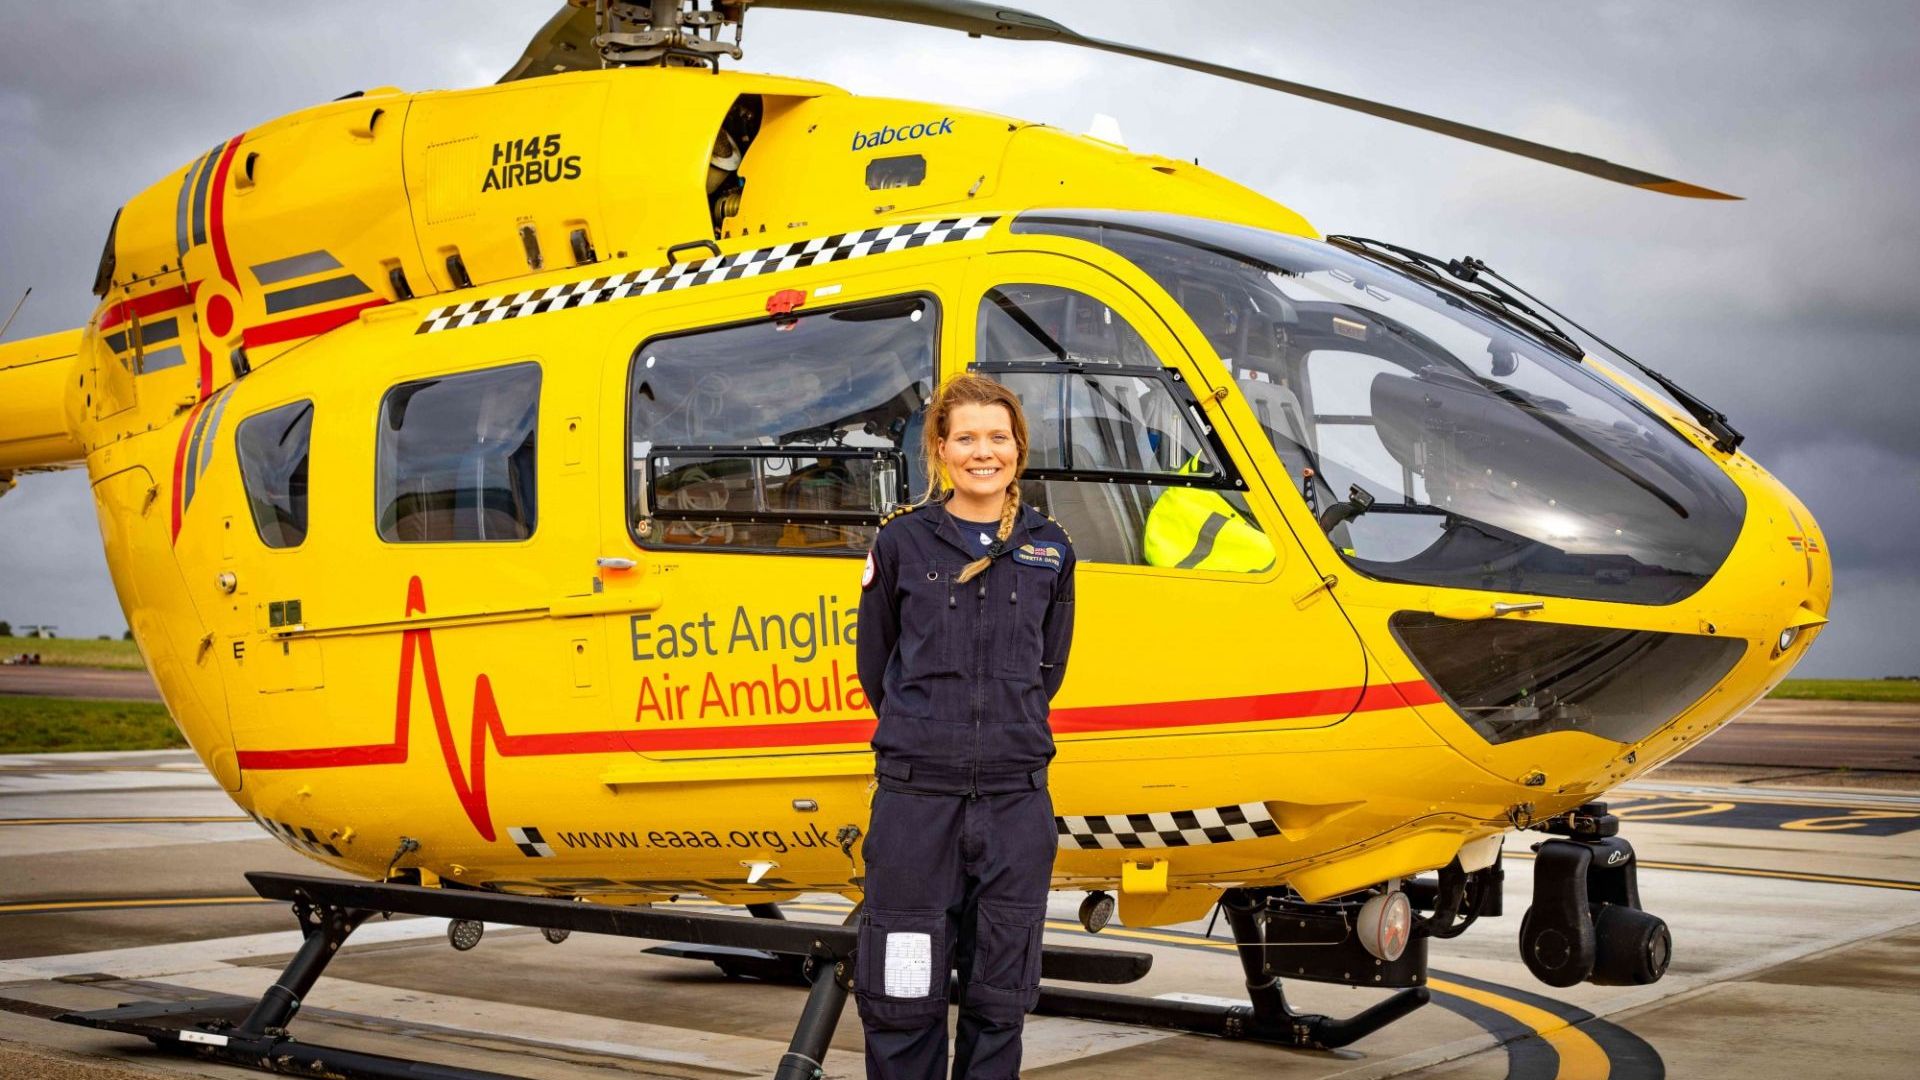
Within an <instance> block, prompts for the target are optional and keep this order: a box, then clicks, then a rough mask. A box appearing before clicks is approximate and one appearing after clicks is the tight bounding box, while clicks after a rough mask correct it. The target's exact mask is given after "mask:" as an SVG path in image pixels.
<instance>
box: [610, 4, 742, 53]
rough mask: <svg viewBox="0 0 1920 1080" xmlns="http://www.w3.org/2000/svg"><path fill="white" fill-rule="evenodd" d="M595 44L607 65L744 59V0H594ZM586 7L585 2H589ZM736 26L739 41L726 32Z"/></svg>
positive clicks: (734, 28) (734, 35)
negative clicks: (703, 1) (723, 36)
mask: <svg viewBox="0 0 1920 1080" xmlns="http://www.w3.org/2000/svg"><path fill="white" fill-rule="evenodd" d="M591 3H592V5H593V15H594V29H595V32H594V36H593V44H594V46H595V47H596V48H598V49H599V50H600V59H601V63H602V66H605V67H711V68H713V69H715V70H718V69H719V66H720V58H721V57H722V56H724V57H727V58H728V59H730V60H738V59H740V57H741V55H742V53H741V51H740V30H741V23H742V21H743V18H744V16H745V15H746V4H745V3H744V2H743V0H711V2H710V4H709V5H708V7H707V8H706V9H705V10H702V9H701V8H700V4H699V0H591ZM580 6H585V5H584V4H582V5H580ZM728 26H732V27H733V41H732V42H726V41H722V40H720V32H721V31H722V30H723V29H725V28H726V27H728Z"/></svg>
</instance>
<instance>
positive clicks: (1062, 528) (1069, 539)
mask: <svg viewBox="0 0 1920 1080" xmlns="http://www.w3.org/2000/svg"><path fill="white" fill-rule="evenodd" d="M1035 513H1039V511H1035ZM1040 516H1041V517H1043V518H1046V519H1047V520H1048V521H1051V522H1053V527H1054V528H1056V529H1059V530H1060V535H1061V536H1064V537H1066V538H1067V543H1069V544H1071V543H1073V534H1072V533H1070V532H1068V531H1067V527H1066V526H1065V525H1062V524H1060V522H1059V521H1057V520H1055V519H1054V516H1053V515H1052V514H1045V513H1042V514H1040Z"/></svg>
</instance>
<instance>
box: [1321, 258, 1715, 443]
mask: <svg viewBox="0 0 1920 1080" xmlns="http://www.w3.org/2000/svg"><path fill="white" fill-rule="evenodd" d="M1327 242H1328V243H1330V244H1336V245H1338V246H1340V247H1343V248H1346V249H1347V250H1349V251H1352V252H1354V253H1355V254H1359V255H1366V256H1369V257H1371V258H1373V259H1375V260H1377V261H1388V260H1391V261H1393V262H1395V263H1397V264H1399V265H1401V266H1403V267H1406V268H1408V269H1412V270H1415V271H1417V272H1418V273H1420V275H1421V276H1422V277H1425V278H1428V279H1429V280H1431V281H1433V282H1435V283H1437V284H1441V285H1445V286H1448V287H1449V288H1450V290H1451V291H1453V292H1456V293H1458V294H1460V295H1463V296H1465V297H1467V298H1468V299H1471V300H1474V301H1476V302H1478V303H1479V304H1480V305H1481V306H1483V307H1488V308H1494V309H1497V310H1498V312H1499V313H1501V314H1504V315H1506V316H1508V317H1509V318H1511V319H1513V320H1514V321H1516V322H1520V323H1523V324H1524V325H1526V327H1527V328H1528V329H1531V330H1533V331H1535V332H1536V333H1538V334H1540V335H1541V336H1543V337H1545V338H1546V339H1547V340H1548V341H1549V342H1550V343H1551V344H1553V345H1556V346H1558V347H1560V348H1561V349H1562V350H1564V351H1565V352H1566V353H1567V354H1568V355H1569V356H1571V357H1572V358H1573V360H1574V362H1576V363H1578V362H1579V361H1581V360H1582V359H1584V358H1585V357H1586V352H1587V351H1586V350H1585V349H1584V348H1582V347H1581V346H1580V345H1579V343H1578V342H1576V341H1574V340H1573V338H1572V337H1571V336H1570V335H1568V334H1567V332H1566V331H1564V330H1562V329H1560V327H1559V326H1558V325H1556V324H1555V323H1554V322H1553V321H1552V320H1550V319H1548V318H1547V317H1546V316H1544V315H1542V314H1540V313H1539V312H1537V311H1535V310H1534V309H1533V308H1531V307H1529V306H1527V305H1526V304H1525V303H1522V302H1521V301H1520V300H1519V299H1518V298H1517V297H1515V296H1514V295H1513V294H1512V293H1509V292H1507V291H1506V290H1505V289H1501V288H1499V287H1497V286H1494V285H1491V284H1489V283H1487V282H1486V281H1482V280H1481V277H1482V275H1484V276H1486V277H1489V278H1492V279H1493V280H1494V281H1498V282H1499V283H1500V284H1501V285H1505V286H1506V287H1507V288H1508V289H1512V290H1513V292H1515V293H1519V294H1520V295H1521V296H1524V297H1526V298H1527V299H1528V300H1531V301H1533V302H1534V303H1536V304H1539V305H1540V306H1541V307H1543V308H1546V309H1547V310H1548V311H1550V312H1552V313H1553V315H1554V316H1555V317H1556V318H1559V319H1561V320H1563V321H1564V322H1565V323H1566V324H1567V325H1568V326H1571V327H1573V328H1574V329H1575V330H1578V331H1579V332H1580V333H1582V334H1585V335H1586V336H1587V337H1590V338H1592V339H1593V340H1594V341H1596V342H1599V343H1600V344H1601V345H1602V346H1604V347H1605V348H1606V350H1607V351H1608V352H1610V353H1612V354H1613V355H1615V356H1618V357H1619V358H1620V359H1622V360H1625V361H1626V362H1627V363H1629V364H1631V365H1633V367H1634V368H1635V369H1636V370H1637V371H1639V372H1640V373H1641V374H1642V375H1645V376H1646V377H1647V378H1649V379H1652V380H1653V381H1654V382H1655V383H1656V384H1658V385H1659V387H1660V389H1662V390H1664V391H1666V392H1667V393H1668V394H1669V395H1671V396H1672V398H1673V399H1674V401H1676V402H1678V403H1679V404H1680V407H1681V408H1683V409H1685V410H1687V414H1688V415H1690V416H1692V417H1693V419H1694V421H1695V422H1696V423H1698V424H1699V425H1700V426H1701V427H1703V428H1705V429H1706V431H1707V434H1708V435H1710V436H1712V438H1713V445H1714V448H1715V449H1716V450H1719V451H1720V452H1721V453H1723V454H1731V453H1733V452H1734V451H1735V450H1737V449H1739V448H1740V444H1741V443H1742V442H1745V441H1746V436H1745V435H1742V434H1741V433H1740V432H1739V431H1737V430H1735V429H1734V427H1733V425H1732V424H1730V423H1728V422H1727V415H1726V414H1725V413H1723V412H1721V411H1720V410H1718V409H1715V408H1714V407H1713V406H1711V405H1708V404H1707V403H1706V402H1704V401H1702V400H1700V399H1699V398H1698V397H1695V396H1694V395H1692V394H1690V393H1688V392H1687V391H1686V390H1685V389H1684V388H1683V387H1681V386H1680V384H1679V383H1676V382H1674V381H1673V380H1672V379H1669V378H1668V377H1666V376H1665V375H1662V374H1660V373H1659V372H1657V371H1655V370H1653V369H1652V368H1650V367H1648V366H1647V365H1645V364H1643V363H1641V362H1640V361H1638V360H1635V359H1634V358H1633V357H1631V356H1628V355H1627V354H1626V353H1625V352H1623V351H1621V350H1620V349H1619V348H1617V347H1616V346H1614V345H1613V343H1611V342H1609V341H1608V340H1607V339H1605V338H1603V337H1601V336H1600V335H1599V334H1596V333H1594V332H1593V331H1591V330H1589V329H1587V328H1586V327H1584V326H1581V325H1580V324H1579V323H1577V322H1574V321H1573V320H1572V319H1570V318H1567V316H1566V315H1564V314H1562V313H1561V312H1560V311H1559V310H1557V309H1556V308H1554V307H1553V305H1551V304H1548V303H1547V302H1546V301H1544V300H1542V299H1540V298H1539V297H1537V296H1535V295H1533V294H1532V293H1530V292H1528V291H1526V290H1525V289H1523V288H1521V287H1520V286H1518V285H1515V284H1514V283H1513V282H1511V281H1509V280H1507V279H1506V278H1504V277H1502V276H1501V275H1500V274H1499V273H1498V272H1496V271H1495V270H1494V269H1493V268H1492V267H1490V266H1488V265H1487V264H1486V263H1484V262H1482V261H1480V260H1479V259H1476V258H1474V257H1473V256H1471V255H1468V256H1464V257H1462V258H1458V259H1447V260H1441V259H1437V258H1434V257H1433V256H1431V255H1425V254H1422V253H1420V252H1418V251H1414V250H1411V249H1409V248H1403V247H1400V246H1399V245H1397V244H1389V243H1387V242H1385V241H1383V240H1369V239H1367V238H1366V237H1363V236H1329V237H1327ZM1442 273H1444V274H1445V275H1446V277H1442V276H1441V275H1442ZM1448 278H1451V279H1452V280H1448ZM1462 285H1471V286H1473V288H1472V289H1466V288H1463V287H1462Z"/></svg>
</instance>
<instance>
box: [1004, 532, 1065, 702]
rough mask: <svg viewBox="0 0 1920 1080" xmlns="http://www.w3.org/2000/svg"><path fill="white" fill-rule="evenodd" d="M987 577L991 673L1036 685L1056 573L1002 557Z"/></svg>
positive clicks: (1043, 567)
mask: <svg viewBox="0 0 1920 1080" xmlns="http://www.w3.org/2000/svg"><path fill="white" fill-rule="evenodd" d="M990 576H991V578H992V583H991V585H990V586H989V590H988V597H987V606H988V612H987V617H988V619H990V620H991V621H992V622H993V624H994V635H993V673H994V675H995V676H997V677H999V678H1002V679H1010V680H1015V681H1018V682H1020V683H1023V684H1026V683H1032V684H1035V685H1038V684H1039V682H1040V654H1041V652H1042V650H1043V648H1044V629H1045V625H1046V619H1047V608H1048V607H1049V606H1050V605H1051V604H1052V603H1053V591H1054V589H1055V588H1056V587H1058V584H1059V581H1058V579H1059V572H1058V571H1056V570H1053V569H1051V568H1049V567H1045V566H1032V565H1028V564H1026V563H1022V562H1018V561H1016V560H1015V559H1013V558H1012V557H1011V556H1003V557H1002V558H1000V559H996V560H995V561H994V567H993V570H992V571H991V574H990Z"/></svg>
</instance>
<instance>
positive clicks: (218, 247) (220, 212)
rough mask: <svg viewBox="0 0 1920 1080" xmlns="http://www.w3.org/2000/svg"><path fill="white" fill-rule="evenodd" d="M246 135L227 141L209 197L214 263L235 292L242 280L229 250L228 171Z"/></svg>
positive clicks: (208, 208) (210, 232)
mask: <svg viewBox="0 0 1920 1080" xmlns="http://www.w3.org/2000/svg"><path fill="white" fill-rule="evenodd" d="M243 138H245V135H244V134H241V135H235V136H234V137H233V138H231V139H229V140H227V148H226V149H225V150H223V151H221V152H220V164H219V165H217V166H215V167H214V170H213V194H212V195H210V196H209V197H208V200H207V201H208V203H209V204H210V205H209V206H208V207H207V239H208V241H209V242H211V243H212V244H213V262H214V265H215V266H217V267H218V268H219V269H220V277H221V279H222V280H224V281H225V282H226V283H227V284H228V285H231V286H233V291H234V292H236V293H237V292H239V291H240V278H239V276H238V275H237V274H235V273H234V272H233V253H232V252H230V251H228V250H227V227H226V219H227V214H226V202H227V198H226V196H227V169H228V167H229V166H231V165H232V164H233V154H234V151H236V150H238V149H240V140H241V139H243Z"/></svg>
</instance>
